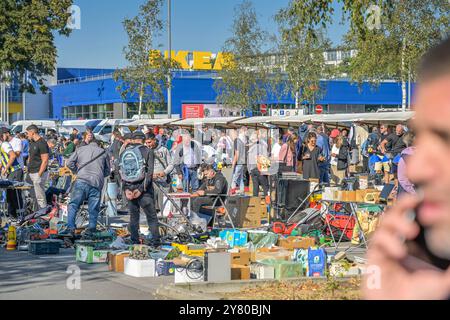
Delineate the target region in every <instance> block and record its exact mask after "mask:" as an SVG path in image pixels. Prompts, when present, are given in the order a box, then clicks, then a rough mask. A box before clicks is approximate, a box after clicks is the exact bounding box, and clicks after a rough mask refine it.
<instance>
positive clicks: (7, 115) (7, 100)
mask: <svg viewBox="0 0 450 320" xmlns="http://www.w3.org/2000/svg"><path fill="white" fill-rule="evenodd" d="M5 92H6V122H7V123H8V124H9V90H8V89H5Z"/></svg>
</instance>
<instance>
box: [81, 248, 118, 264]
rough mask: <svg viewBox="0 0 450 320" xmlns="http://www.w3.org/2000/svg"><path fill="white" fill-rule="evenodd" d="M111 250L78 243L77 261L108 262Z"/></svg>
mask: <svg viewBox="0 0 450 320" xmlns="http://www.w3.org/2000/svg"><path fill="white" fill-rule="evenodd" d="M109 252H110V251H109V250H95V249H94V247H91V246H83V245H77V249H76V252H75V255H76V261H78V262H85V263H106V262H107V261H108V253H109Z"/></svg>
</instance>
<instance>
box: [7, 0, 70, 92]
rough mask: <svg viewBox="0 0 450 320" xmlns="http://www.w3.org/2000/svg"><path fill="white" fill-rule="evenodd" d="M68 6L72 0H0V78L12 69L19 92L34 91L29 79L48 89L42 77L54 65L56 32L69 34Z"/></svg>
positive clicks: (43, 89) (44, 76)
mask: <svg viewBox="0 0 450 320" xmlns="http://www.w3.org/2000/svg"><path fill="white" fill-rule="evenodd" d="M71 5H72V0H40V1H34V0H33V1H32V0H1V1H0V77H2V75H4V74H5V73H6V72H14V73H16V74H17V75H18V80H19V82H20V90H21V91H28V92H31V93H35V90H34V86H33V85H32V82H31V81H32V80H34V81H36V83H37V84H38V85H39V86H40V89H41V91H43V92H46V91H47V88H46V86H45V84H44V83H45V78H46V77H47V76H49V75H52V74H53V72H54V70H55V65H56V57H57V49H56V47H55V44H54V37H55V33H59V34H60V35H64V36H68V35H69V34H70V32H71V30H70V29H69V28H67V21H68V19H69V17H70V13H68V12H67V9H68V8H69V7H70V6H71ZM27 71H28V73H29V78H28V79H26V80H25V79H24V74H25V73H26V72H27ZM4 80H10V79H4Z"/></svg>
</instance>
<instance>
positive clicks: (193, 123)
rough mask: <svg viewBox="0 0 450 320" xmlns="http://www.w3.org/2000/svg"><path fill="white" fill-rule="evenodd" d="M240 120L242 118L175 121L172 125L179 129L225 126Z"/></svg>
mask: <svg viewBox="0 0 450 320" xmlns="http://www.w3.org/2000/svg"><path fill="white" fill-rule="evenodd" d="M239 119H242V117H220V118H192V119H184V120H180V121H177V122H176V123H174V125H177V126H180V127H194V126H196V125H205V124H211V125H214V124H215V125H226V124H229V123H234V122H235V121H237V120H239Z"/></svg>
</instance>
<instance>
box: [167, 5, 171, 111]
mask: <svg viewBox="0 0 450 320" xmlns="http://www.w3.org/2000/svg"><path fill="white" fill-rule="evenodd" d="M171 2H172V1H171V0H167V12H168V17H167V33H168V47H169V74H168V76H167V118H169V119H172V74H171V72H172V71H171V68H170V66H171V64H172V26H171V22H172V17H171V15H172V14H171V11H172V5H171Z"/></svg>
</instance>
